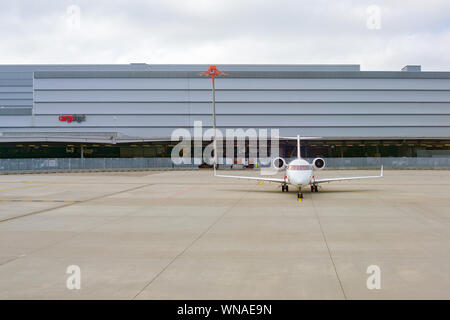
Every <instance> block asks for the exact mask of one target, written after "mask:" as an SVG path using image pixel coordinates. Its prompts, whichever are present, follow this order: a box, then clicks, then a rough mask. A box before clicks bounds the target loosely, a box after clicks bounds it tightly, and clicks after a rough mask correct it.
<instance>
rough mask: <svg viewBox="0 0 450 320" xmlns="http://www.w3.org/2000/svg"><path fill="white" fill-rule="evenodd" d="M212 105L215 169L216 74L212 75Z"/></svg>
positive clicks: (215, 162) (215, 165) (215, 161)
mask: <svg viewBox="0 0 450 320" xmlns="http://www.w3.org/2000/svg"><path fill="white" fill-rule="evenodd" d="M212 98H213V99H212V107H213V134H214V137H213V139H214V169H216V168H217V142H216V88H215V85H214V75H213V76H212Z"/></svg>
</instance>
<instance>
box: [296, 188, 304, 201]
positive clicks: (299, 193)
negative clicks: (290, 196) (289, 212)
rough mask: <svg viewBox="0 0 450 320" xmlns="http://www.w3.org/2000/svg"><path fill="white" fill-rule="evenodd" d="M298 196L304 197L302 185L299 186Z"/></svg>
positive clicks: (299, 197)
mask: <svg viewBox="0 0 450 320" xmlns="http://www.w3.org/2000/svg"><path fill="white" fill-rule="evenodd" d="M297 198H298V199H303V193H302V188H301V187H298V193H297Z"/></svg>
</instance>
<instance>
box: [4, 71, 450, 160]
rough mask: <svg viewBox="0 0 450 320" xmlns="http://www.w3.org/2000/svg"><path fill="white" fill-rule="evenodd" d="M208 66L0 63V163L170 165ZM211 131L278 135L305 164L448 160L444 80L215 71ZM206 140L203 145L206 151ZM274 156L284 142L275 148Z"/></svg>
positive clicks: (448, 84)
mask: <svg viewBox="0 0 450 320" xmlns="http://www.w3.org/2000/svg"><path fill="white" fill-rule="evenodd" d="M208 67H209V66H208V65H152V64H141V63H139V64H129V65H1V66H0V158H3V159H8V158H9V159H11V158H50V157H52V158H77V157H86V158H89V157H115V158H136V157H170V154H171V148H173V147H174V144H175V143H174V142H171V141H170V137H171V134H172V132H173V131H174V130H175V129H177V128H185V129H187V130H189V131H191V132H192V131H193V127H194V122H195V121H202V124H203V129H204V130H205V129H207V128H210V127H211V126H212V107H211V99H212V94H211V80H210V79H208V78H206V77H204V76H201V75H200V72H203V71H206V70H207V69H208ZM217 67H218V68H219V69H220V70H221V71H224V72H226V75H225V76H223V77H220V78H217V79H216V109H217V128H218V129H220V130H222V131H223V132H225V129H227V128H228V129H235V128H242V129H244V130H246V129H248V128H255V129H256V130H258V129H268V130H269V131H270V129H273V128H277V129H279V132H280V135H281V136H295V135H297V134H301V135H303V136H319V137H321V138H320V139H318V140H310V141H304V143H303V145H302V151H303V155H305V156H307V157H315V156H323V157H437V156H438V157H449V156H450V72H427V71H422V70H421V67H420V66H411V65H409V66H406V67H404V68H403V69H402V70H399V71H361V70H360V66H359V65H218V66H217ZM208 143H209V142H208ZM280 149H281V150H280V153H281V155H282V156H284V157H289V156H291V155H292V154H293V153H294V151H295V142H294V141H289V140H286V141H281V142H280Z"/></svg>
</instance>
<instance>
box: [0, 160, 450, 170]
mask: <svg viewBox="0 0 450 320" xmlns="http://www.w3.org/2000/svg"><path fill="white" fill-rule="evenodd" d="M290 160H293V159H286V162H289V161H290ZM306 160H309V161H312V160H313V159H306ZM325 162H326V169H377V168H380V167H381V166H382V165H383V166H384V168H385V169H450V157H447V158H444V157H439V158H435V157H432V158H406V157H402V158H325ZM266 166H267V165H266ZM232 167H233V166H231V165H221V166H219V169H220V168H222V169H231V168H232ZM234 167H235V168H243V166H242V165H240V166H236V165H235V166H234ZM260 167H263V166H260ZM198 168H199V165H198V164H193V163H192V164H181V165H175V164H174V163H173V162H172V160H171V159H170V158H84V159H80V158H52V159H0V173H27V172H69V171H118V170H180V169H181V170H183V169H184V170H193V169H198Z"/></svg>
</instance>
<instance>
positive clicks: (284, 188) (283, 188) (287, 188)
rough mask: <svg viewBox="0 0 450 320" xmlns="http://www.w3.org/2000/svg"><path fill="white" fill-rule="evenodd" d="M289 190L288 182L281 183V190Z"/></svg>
mask: <svg viewBox="0 0 450 320" xmlns="http://www.w3.org/2000/svg"><path fill="white" fill-rule="evenodd" d="M288 191H289V187H288V185H287V184H282V185H281V192H288Z"/></svg>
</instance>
